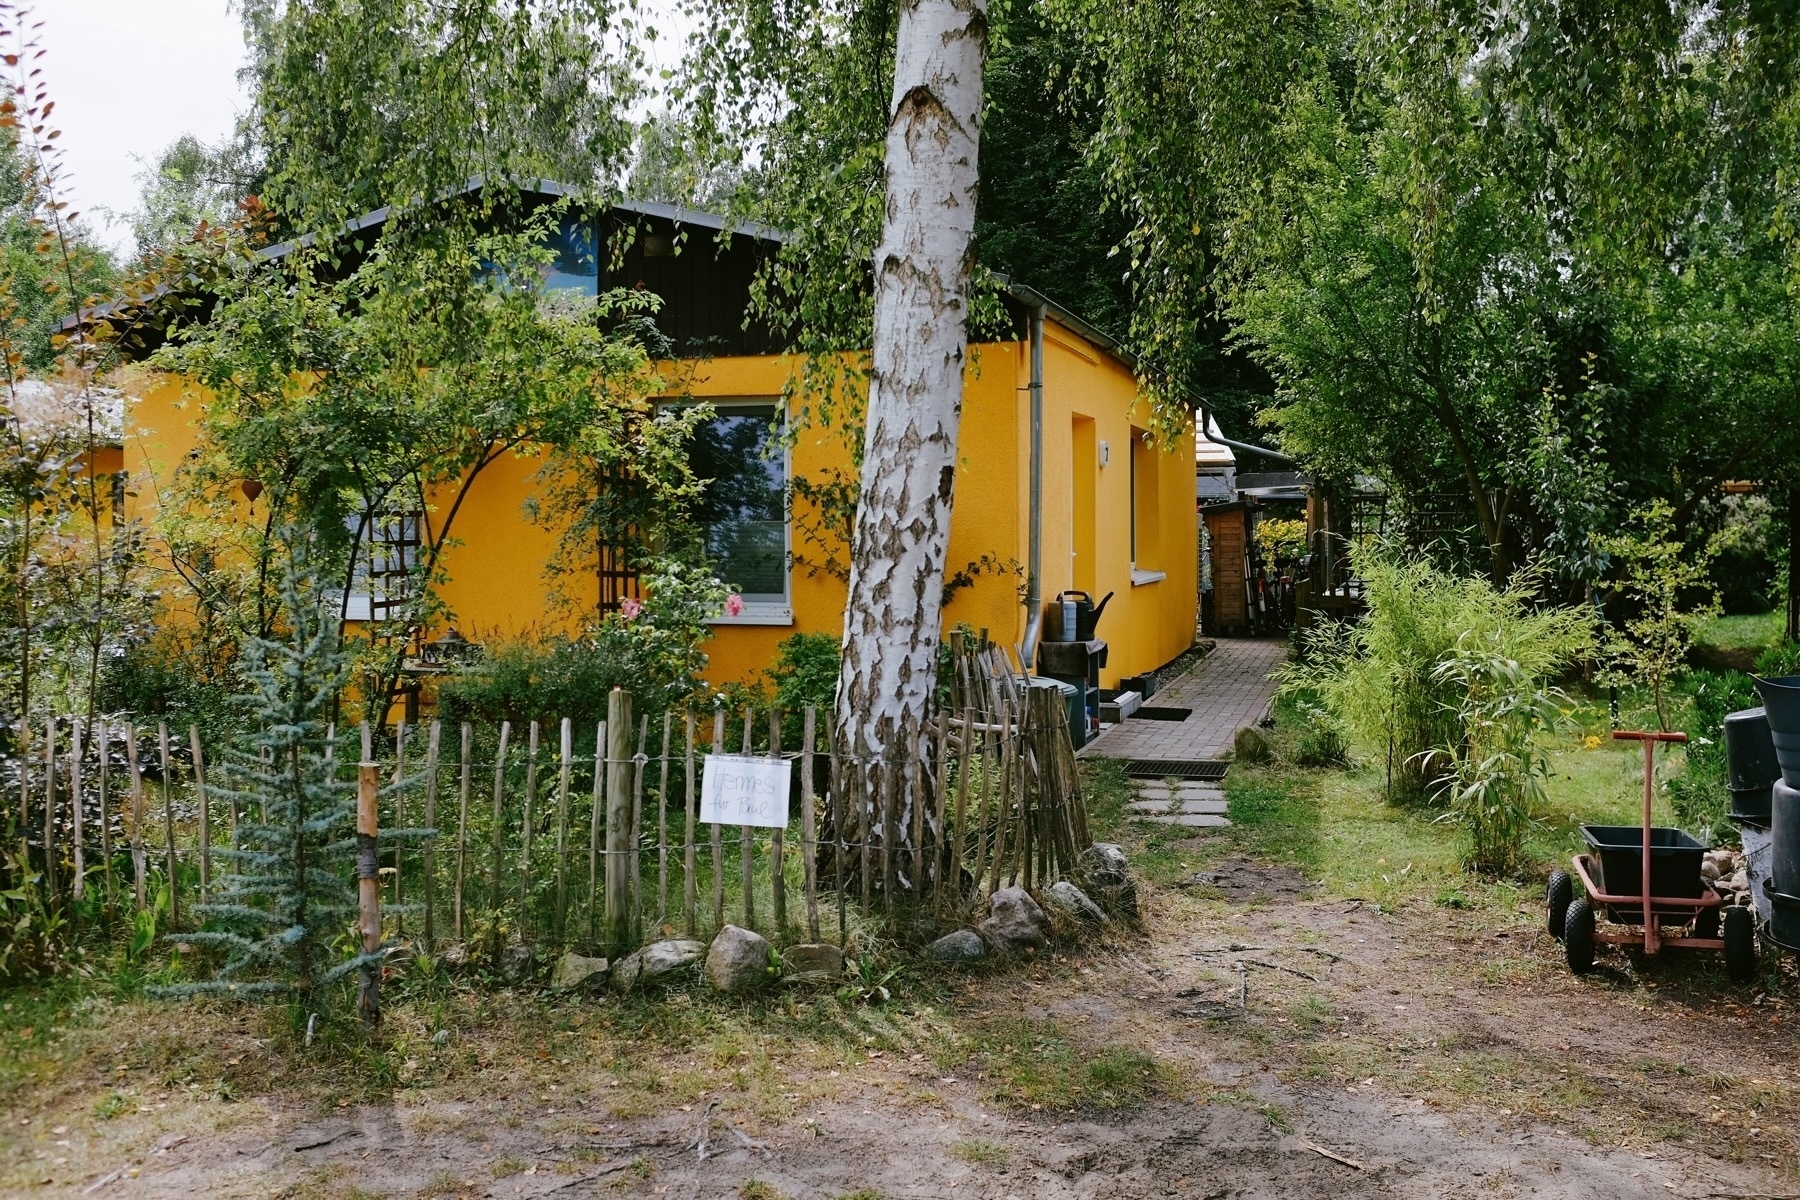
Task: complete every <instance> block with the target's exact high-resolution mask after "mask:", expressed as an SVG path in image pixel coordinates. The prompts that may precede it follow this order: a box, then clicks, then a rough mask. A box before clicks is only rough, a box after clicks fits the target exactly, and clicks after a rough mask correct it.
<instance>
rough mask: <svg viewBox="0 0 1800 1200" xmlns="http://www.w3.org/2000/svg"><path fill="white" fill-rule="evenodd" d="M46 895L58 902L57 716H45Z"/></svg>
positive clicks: (51, 900) (51, 901)
mask: <svg viewBox="0 0 1800 1200" xmlns="http://www.w3.org/2000/svg"><path fill="white" fill-rule="evenodd" d="M44 735H45V736H44V897H45V899H46V901H47V902H48V903H50V904H52V905H54V904H55V903H56V718H55V717H46V718H44Z"/></svg>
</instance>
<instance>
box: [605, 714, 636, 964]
mask: <svg viewBox="0 0 1800 1200" xmlns="http://www.w3.org/2000/svg"><path fill="white" fill-rule="evenodd" d="M606 730H607V740H606V950H607V957H608V958H617V957H618V956H619V955H621V954H625V953H628V952H629V949H630V947H629V946H628V945H627V942H629V940H630V937H631V911H630V909H629V907H628V902H629V889H628V888H627V886H626V879H625V871H626V868H627V866H628V865H629V864H628V862H627V860H626V851H627V849H629V847H628V846H627V845H626V840H627V839H628V838H629V837H630V836H631V765H632V764H631V693H629V692H627V691H625V689H623V688H614V689H613V690H612V691H611V692H610V693H609V694H608V695H607V697H606Z"/></svg>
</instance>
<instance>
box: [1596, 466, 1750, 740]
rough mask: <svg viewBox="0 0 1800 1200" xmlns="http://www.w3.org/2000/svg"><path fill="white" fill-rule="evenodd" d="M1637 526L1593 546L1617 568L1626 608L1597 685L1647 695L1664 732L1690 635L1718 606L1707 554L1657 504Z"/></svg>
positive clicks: (1644, 513)
mask: <svg viewBox="0 0 1800 1200" xmlns="http://www.w3.org/2000/svg"><path fill="white" fill-rule="evenodd" d="M1636 519H1637V525H1638V528H1637V529H1636V530H1633V531H1630V532H1620V533H1616V534H1612V535H1609V536H1604V537H1599V538H1597V539H1596V542H1597V543H1598V545H1599V547H1600V549H1601V550H1602V551H1604V552H1605V553H1606V554H1607V555H1609V556H1610V557H1611V558H1612V559H1613V560H1614V561H1615V562H1616V564H1617V567H1618V571H1619V581H1618V590H1619V593H1620V596H1621V598H1622V599H1623V601H1624V604H1625V607H1626V615H1625V616H1624V619H1623V621H1622V622H1621V624H1620V625H1619V626H1617V627H1615V629H1614V630H1613V631H1612V633H1611V636H1610V637H1609V638H1608V639H1607V641H1606V645H1605V647H1604V650H1605V653H1606V656H1607V660H1608V661H1607V666H1606V670H1605V671H1604V673H1603V678H1604V679H1605V680H1606V681H1608V682H1613V683H1637V684H1641V685H1643V686H1644V687H1646V688H1648V689H1649V690H1650V695H1651V697H1652V699H1653V700H1654V701H1655V704H1656V719H1657V722H1658V725H1659V727H1660V728H1662V729H1664V730H1667V729H1669V728H1670V724H1669V722H1670V720H1671V710H1670V705H1669V700H1670V690H1671V688H1672V686H1673V684H1674V682H1675V678H1676V676H1677V675H1679V674H1680V673H1681V671H1682V669H1683V668H1684V667H1686V665H1687V656H1688V650H1689V648H1690V647H1691V646H1692V645H1693V641H1694V631H1695V630H1696V629H1698V628H1699V627H1700V626H1701V625H1702V624H1703V623H1705V622H1706V621H1708V620H1710V619H1712V618H1713V617H1716V616H1718V615H1719V604H1718V599H1717V597H1716V595H1715V594H1714V593H1713V591H1712V587H1711V580H1710V570H1709V568H1710V566H1711V564H1710V562H1709V561H1708V560H1709V559H1710V557H1711V555H1710V553H1709V552H1700V553H1696V552H1694V551H1693V550H1690V549H1689V548H1688V547H1686V546H1684V545H1683V544H1682V540H1681V538H1680V537H1679V535H1678V534H1677V531H1676V528H1675V520H1674V513H1673V512H1672V511H1671V510H1670V508H1669V505H1668V504H1667V503H1666V502H1664V501H1661V500H1658V501H1655V502H1653V503H1651V504H1650V505H1649V506H1648V507H1646V508H1643V509H1641V510H1639V511H1638V512H1637V514H1636ZM1708 550H1710V547H1709V548H1708Z"/></svg>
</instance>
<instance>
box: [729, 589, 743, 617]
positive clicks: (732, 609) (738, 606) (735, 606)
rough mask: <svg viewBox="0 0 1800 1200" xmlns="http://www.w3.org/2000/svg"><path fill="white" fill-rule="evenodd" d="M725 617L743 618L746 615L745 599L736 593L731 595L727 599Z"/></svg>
mask: <svg viewBox="0 0 1800 1200" xmlns="http://www.w3.org/2000/svg"><path fill="white" fill-rule="evenodd" d="M725 615H726V616H728V617H741V616H743V615H744V598H743V597H742V596H740V595H738V594H737V593H736V592H733V593H731V595H729V596H727V597H725Z"/></svg>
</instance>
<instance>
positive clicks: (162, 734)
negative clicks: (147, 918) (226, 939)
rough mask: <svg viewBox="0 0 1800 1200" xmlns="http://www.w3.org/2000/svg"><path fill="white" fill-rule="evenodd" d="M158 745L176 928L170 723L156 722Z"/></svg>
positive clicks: (178, 892) (176, 925) (178, 913)
mask: <svg viewBox="0 0 1800 1200" xmlns="http://www.w3.org/2000/svg"><path fill="white" fill-rule="evenodd" d="M156 746H157V751H158V753H159V754H160V755H161V759H162V802H163V850H164V858H163V862H164V866H163V869H164V871H165V872H167V874H168V878H169V928H171V929H176V928H179V927H180V925H181V899H180V896H181V886H180V880H179V879H178V878H177V877H176V874H175V866H176V862H175V803H174V801H173V800H171V799H170V798H169V776H171V775H173V774H174V771H173V770H172V769H171V768H170V766H169V723H168V722H167V721H158V722H157V723H156Z"/></svg>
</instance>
